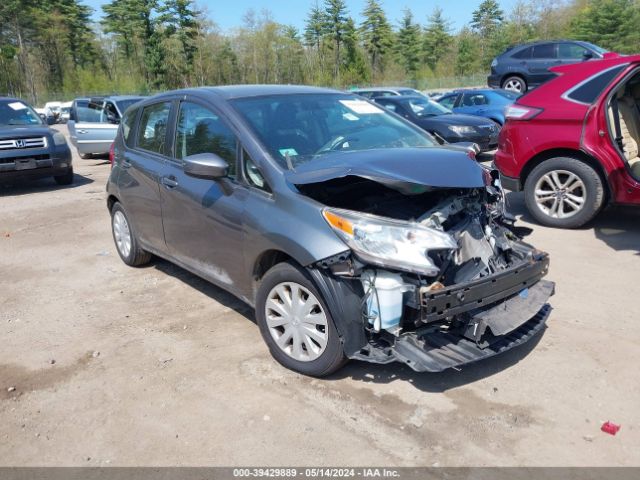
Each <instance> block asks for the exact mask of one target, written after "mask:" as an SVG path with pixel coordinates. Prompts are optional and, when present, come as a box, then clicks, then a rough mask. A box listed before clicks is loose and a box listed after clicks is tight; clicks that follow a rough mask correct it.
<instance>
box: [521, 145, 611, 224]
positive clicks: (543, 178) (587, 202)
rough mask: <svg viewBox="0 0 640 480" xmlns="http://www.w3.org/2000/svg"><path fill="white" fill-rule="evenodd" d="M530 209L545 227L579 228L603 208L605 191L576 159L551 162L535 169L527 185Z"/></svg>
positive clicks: (596, 179) (564, 158)
mask: <svg viewBox="0 0 640 480" xmlns="http://www.w3.org/2000/svg"><path fill="white" fill-rule="evenodd" d="M524 195H525V201H526V204H527V208H528V210H529V212H530V213H531V215H533V217H534V218H535V219H536V220H537V221H538V222H540V223H542V224H543V225H548V226H550V227H557V228H577V227H580V226H582V225H584V224H585V223H587V222H588V221H590V220H591V219H593V218H594V217H595V216H596V214H597V213H598V212H599V211H600V209H601V208H602V205H603V203H604V188H603V185H602V180H601V179H600V176H599V175H598V173H597V172H596V171H595V170H594V169H593V168H592V167H590V166H589V165H587V164H586V163H584V162H581V161H580V160H577V159H575V158H568V157H558V158H551V159H549V160H546V161H544V162H542V163H541V164H540V165H538V166H537V167H535V168H534V169H533V171H532V172H531V173H530V174H529V176H528V177H527V180H526V182H525V185H524Z"/></svg>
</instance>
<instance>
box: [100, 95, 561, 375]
mask: <svg viewBox="0 0 640 480" xmlns="http://www.w3.org/2000/svg"><path fill="white" fill-rule="evenodd" d="M107 192H108V208H109V211H110V213H111V220H112V222H111V223H112V230H113V238H114V241H115V243H116V247H117V250H118V253H119V255H120V257H121V258H122V260H123V261H124V262H125V263H126V264H128V265H132V266H137V265H142V264H144V263H147V262H149V261H150V259H151V256H152V254H153V255H158V256H160V257H163V258H165V259H168V260H169V261H171V262H174V263H176V264H177V265H179V266H181V267H183V268H185V269H187V270H189V271H191V272H193V273H195V274H196V275H199V276H201V277H203V278H205V279H207V280H209V281H211V282H213V283H214V284H216V285H218V286H220V287H221V288H223V289H225V290H228V291H229V292H231V293H233V294H234V295H236V296H237V297H239V298H240V299H242V300H244V301H245V302H247V303H248V304H250V305H251V306H253V307H254V308H255V314H256V320H257V323H258V326H259V328H260V331H261V333H262V336H263V338H264V340H265V342H266V343H267V345H268V346H269V349H270V351H271V353H272V355H273V356H274V357H275V359H276V360H277V361H279V362H280V363H281V364H283V365H285V366H286V367H288V368H291V369H293V370H296V371H298V372H301V373H304V374H307V375H314V376H322V375H327V374H329V373H331V372H333V371H335V370H337V369H338V368H339V367H340V366H341V365H343V363H344V362H345V361H346V360H347V359H359V360H366V361H369V362H374V363H382V364H386V363H390V362H394V361H399V362H403V363H405V364H407V365H409V366H410V367H411V368H413V369H414V370H416V371H441V370H444V369H446V368H449V367H457V366H459V365H462V364H466V363H470V362H473V361H476V360H480V359H482V358H486V357H489V356H492V355H495V354H497V353H500V352H503V351H505V350H508V349H510V348H513V347H515V346H517V345H520V344H522V343H524V342H526V341H528V340H529V339H531V338H532V337H534V336H535V335H536V333H537V332H539V331H541V330H542V329H543V328H544V325H545V321H546V319H547V317H548V314H549V311H550V307H549V305H548V304H547V301H548V299H549V297H550V296H551V295H552V294H553V292H554V284H553V283H552V282H549V281H546V280H543V279H542V277H543V276H544V275H546V273H547V270H548V265H549V258H548V255H547V254H545V253H543V252H540V251H538V250H536V249H535V248H533V247H532V246H530V245H528V244H526V243H524V242H523V241H522V240H521V238H520V237H519V235H518V233H519V229H518V228H517V227H514V225H513V218H511V217H510V216H509V215H507V214H506V213H505V211H504V199H503V194H502V191H501V189H500V186H499V181H498V180H497V176H496V175H493V174H492V172H490V171H489V170H488V169H485V168H484V167H482V166H480V165H479V164H478V163H477V162H476V161H475V160H474V159H473V155H472V154H471V153H469V152H467V151H465V150H463V149H456V148H455V147H447V148H443V147H440V146H438V144H437V142H436V141H435V140H434V139H433V138H432V137H431V136H429V134H427V133H425V132H424V131H422V130H420V129H419V128H417V127H415V126H413V125H411V124H410V123H408V122H406V121H405V120H404V119H402V118H400V117H399V116H397V115H395V114H393V113H391V112H389V111H387V110H386V109H383V108H380V107H379V106H376V105H375V104H373V103H371V102H369V101H368V100H366V99H363V98H362V97H359V96H356V95H353V94H348V93H342V92H338V91H334V90H326V89H319V88H311V87H295V86H229V87H216V88H199V89H190V90H181V91H173V92H168V93H164V94H161V95H157V96H154V97H151V98H148V99H146V100H144V101H143V102H141V103H139V104H137V105H136V106H134V107H132V108H131V109H129V110H128V111H127V113H126V114H125V116H124V118H123V120H122V123H121V125H120V129H119V132H118V134H117V137H116V141H115V146H114V162H113V169H112V171H111V175H110V177H109V181H108V185H107Z"/></svg>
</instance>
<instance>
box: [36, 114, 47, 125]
mask: <svg viewBox="0 0 640 480" xmlns="http://www.w3.org/2000/svg"><path fill="white" fill-rule="evenodd" d="M38 116H39V117H40V119H41V120H42V121H43V122H45V123H46V122H47V116H46V115H45V114H44V113H39V114H38Z"/></svg>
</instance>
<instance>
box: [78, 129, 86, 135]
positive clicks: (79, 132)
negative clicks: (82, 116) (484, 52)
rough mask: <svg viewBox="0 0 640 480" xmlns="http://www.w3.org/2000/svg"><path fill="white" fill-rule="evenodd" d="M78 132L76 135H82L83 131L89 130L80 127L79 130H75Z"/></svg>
mask: <svg viewBox="0 0 640 480" xmlns="http://www.w3.org/2000/svg"><path fill="white" fill-rule="evenodd" d="M76 131H77V132H78V135H84V134H85V133H89V130H85V129H84V128H81V129H80V130H76Z"/></svg>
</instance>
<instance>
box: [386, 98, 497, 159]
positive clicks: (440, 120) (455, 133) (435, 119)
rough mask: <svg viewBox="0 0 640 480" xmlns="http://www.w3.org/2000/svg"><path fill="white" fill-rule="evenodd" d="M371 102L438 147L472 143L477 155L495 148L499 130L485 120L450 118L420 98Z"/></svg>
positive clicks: (435, 106)
mask: <svg viewBox="0 0 640 480" xmlns="http://www.w3.org/2000/svg"><path fill="white" fill-rule="evenodd" d="M375 102H376V103H378V104H380V105H382V106H384V107H385V108H387V109H388V110H391V111H392V112H395V113H396V114H398V115H400V116H401V117H404V118H406V119H407V120H409V121H410V122H411V123H414V124H416V125H417V126H419V127H420V128H422V129H423V130H426V131H427V132H429V133H430V134H431V135H433V136H434V137H436V139H438V141H440V142H441V143H458V142H473V143H476V144H478V146H479V147H480V151H481V152H486V151H488V150H493V149H494V148H496V147H497V146H498V133H500V126H499V125H498V124H497V123H495V122H494V121H492V120H489V119H487V118H481V117H476V116H473V115H461V114H454V113H453V112H452V111H451V110H449V109H448V108H446V107H443V106H442V105H440V104H439V103H437V102H434V101H432V100H428V99H426V98H424V97H418V96H413V97H384V98H376V99H375Z"/></svg>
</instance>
